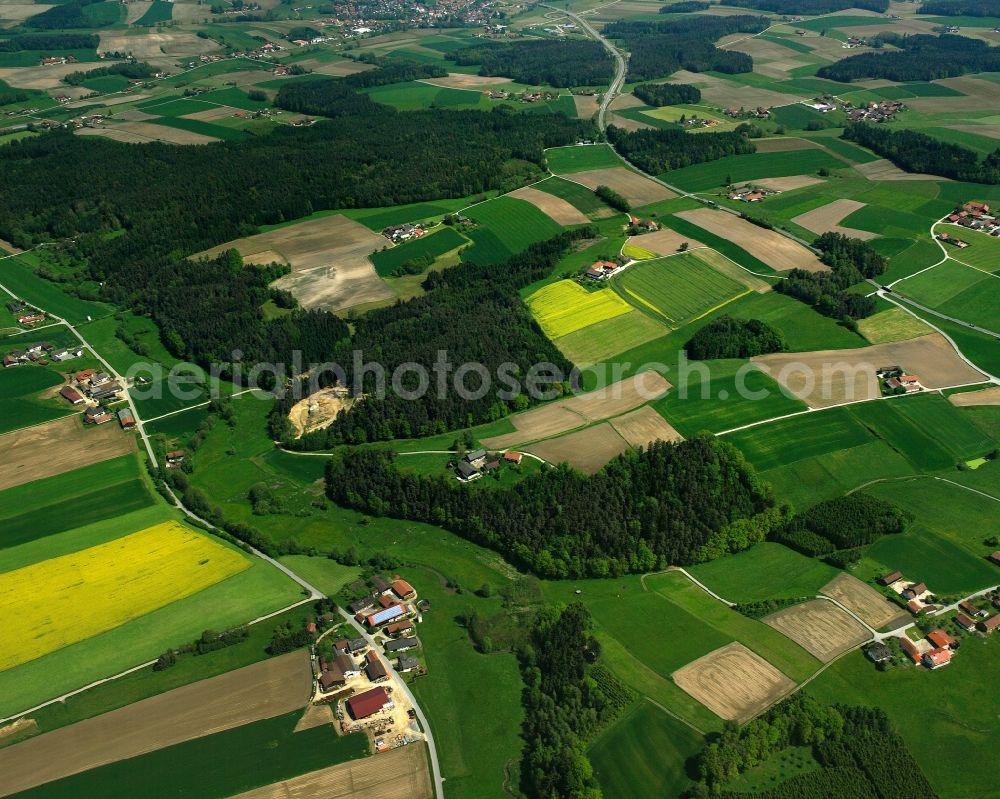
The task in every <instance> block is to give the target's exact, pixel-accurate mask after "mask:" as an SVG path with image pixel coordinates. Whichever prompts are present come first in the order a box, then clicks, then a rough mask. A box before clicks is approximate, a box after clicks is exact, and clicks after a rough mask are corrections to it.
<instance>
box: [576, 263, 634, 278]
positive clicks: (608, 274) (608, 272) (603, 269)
mask: <svg viewBox="0 0 1000 799" xmlns="http://www.w3.org/2000/svg"><path fill="white" fill-rule="evenodd" d="M623 268H624V267H623V266H622V264H619V263H616V262H615V261H594V263H593V264H591V265H590V268H589V269H588V270H587V271H586V272H584V273H583V274H584V275H585V276H586V277H587V279H588V280H609V279H611V278H612V277H614V276H615V275H617V274H618V273H619V272H620V271H621V270H622V269H623Z"/></svg>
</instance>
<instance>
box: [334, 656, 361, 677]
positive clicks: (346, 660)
mask: <svg viewBox="0 0 1000 799" xmlns="http://www.w3.org/2000/svg"><path fill="white" fill-rule="evenodd" d="M332 665H333V667H334V668H336V669H339V670H340V672H341V673H342V674H343V675H344V676H345V677H356V676H358V675H359V674H360V673H361V669H359V668H358V665H357V664H356V663H355V662H354V658H352V657H351V656H350V655H348V654H339V655H337V659H336V660H335V661H334V662H333V664H332Z"/></svg>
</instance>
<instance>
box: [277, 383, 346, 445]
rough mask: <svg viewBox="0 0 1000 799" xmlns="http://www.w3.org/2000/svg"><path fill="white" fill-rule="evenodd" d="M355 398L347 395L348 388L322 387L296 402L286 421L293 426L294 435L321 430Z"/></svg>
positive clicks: (331, 422) (300, 435)
mask: <svg viewBox="0 0 1000 799" xmlns="http://www.w3.org/2000/svg"><path fill="white" fill-rule="evenodd" d="M354 403H355V400H354V399H352V398H350V397H349V396H348V389H346V388H340V387H336V386H335V387H332V388H324V389H321V390H320V391H317V392H316V393H315V394H311V395H310V396H308V397H306V398H305V399H302V400H299V401H298V402H296V403H295V404H294V405H293V406H292V408H291V410H290V411H289V412H288V421H290V422H291V423H292V426H293V427H294V428H295V437H296V438H301V437H302V436H303V435H304V434H305V433H311V432H313V431H314V430H322V429H323V428H325V427H329V426H330V425H331V424H333V421H334V420H335V419H336V418H337V414H338V413H340V412H341V411H347V410H350V409H351V406H352V405H354Z"/></svg>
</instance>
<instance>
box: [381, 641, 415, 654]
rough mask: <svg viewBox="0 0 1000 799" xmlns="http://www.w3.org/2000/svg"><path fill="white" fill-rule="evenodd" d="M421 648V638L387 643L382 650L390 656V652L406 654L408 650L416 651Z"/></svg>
mask: <svg viewBox="0 0 1000 799" xmlns="http://www.w3.org/2000/svg"><path fill="white" fill-rule="evenodd" d="M419 646H420V639H419V638H397V639H396V640H395V641H386V643H385V646H384V647H382V648H383V649H384V650H385V651H386V654H388V653H390V652H406V651H407V650H408V649H416V648H417V647H419Z"/></svg>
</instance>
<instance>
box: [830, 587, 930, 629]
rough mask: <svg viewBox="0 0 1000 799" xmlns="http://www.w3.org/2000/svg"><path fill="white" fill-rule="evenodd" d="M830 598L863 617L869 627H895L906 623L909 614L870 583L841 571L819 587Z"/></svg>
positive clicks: (908, 619)
mask: <svg viewBox="0 0 1000 799" xmlns="http://www.w3.org/2000/svg"><path fill="white" fill-rule="evenodd" d="M819 592H820V593H821V594H825V595H826V596H828V597H830V598H831V599H836V600H837V601H838V602H839V603H840V604H841V605H843V606H844V607H845V608H847V609H848V610H849V611H851V613H853V614H855V615H856V616H858V617H859V618H861V619H863V620H864V622H865V624H867V625H868V626H869V627H874V628H875V629H876V630H877V629H879V628H881V627H889V628H892V629H895V628H896V627H902V626H903V625H904V624H908V623H909V621H910V618H911V617H910V614H909V613H906V612H905V611H904V610H903V609H902V608H900V607H898V606H897V605H893V604H892V602H890V601H889V600H888V599H886V598H885V597H884V596H882V595H881V594H880V593H879V592H878V591H876V590H875V589H874V588H872V587H871V586H870V585H867V584H866V583H863V582H861V580H859V579H858V578H857V577H852V576H851V575H850V574H847V573H841V574H838V575H837V576H836V577H834V578H833V579H832V580H830V582H828V583H827V584H826V585H824V586H823V587H822V588H820V589H819Z"/></svg>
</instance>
